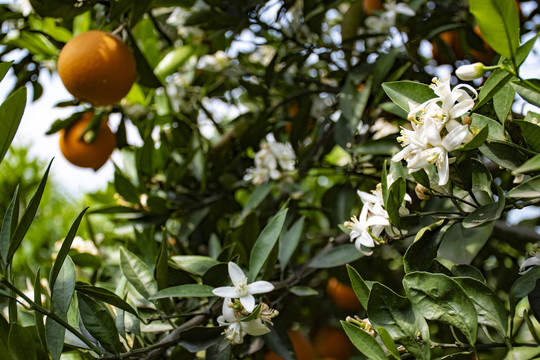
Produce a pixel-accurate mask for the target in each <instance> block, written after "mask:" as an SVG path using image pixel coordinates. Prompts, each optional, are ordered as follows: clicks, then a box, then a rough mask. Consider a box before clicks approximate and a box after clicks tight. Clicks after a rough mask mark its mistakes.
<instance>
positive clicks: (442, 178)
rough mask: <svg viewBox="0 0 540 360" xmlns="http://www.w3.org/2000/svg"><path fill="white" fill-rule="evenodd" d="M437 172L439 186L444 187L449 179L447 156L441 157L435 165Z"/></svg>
mask: <svg viewBox="0 0 540 360" xmlns="http://www.w3.org/2000/svg"><path fill="white" fill-rule="evenodd" d="M437 168H438V170H439V171H438V172H439V186H443V185H446V183H447V182H448V178H449V177H450V166H449V165H448V154H445V155H444V156H442V159H440V161H439V162H438V163H437Z"/></svg>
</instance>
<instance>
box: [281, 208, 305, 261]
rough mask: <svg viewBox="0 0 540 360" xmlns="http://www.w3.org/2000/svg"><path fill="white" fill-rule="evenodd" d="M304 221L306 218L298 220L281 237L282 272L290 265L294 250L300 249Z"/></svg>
mask: <svg viewBox="0 0 540 360" xmlns="http://www.w3.org/2000/svg"><path fill="white" fill-rule="evenodd" d="M304 220H305V217H303V216H302V217H301V218H300V219H298V220H296V222H295V223H294V224H293V225H292V226H291V227H290V229H289V230H287V231H286V232H285V233H282V234H281V236H280V237H279V254H278V259H279V266H280V267H281V271H284V270H285V267H286V266H287V264H288V263H289V260H290V259H291V256H292V254H293V253H294V250H296V248H297V247H298V244H299V243H300V237H301V236H302V231H303V230H304Z"/></svg>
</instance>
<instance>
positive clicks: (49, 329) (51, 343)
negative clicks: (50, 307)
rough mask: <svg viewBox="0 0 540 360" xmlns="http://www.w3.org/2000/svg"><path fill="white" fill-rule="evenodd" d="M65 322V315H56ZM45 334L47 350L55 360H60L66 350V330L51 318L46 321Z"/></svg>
mask: <svg viewBox="0 0 540 360" xmlns="http://www.w3.org/2000/svg"><path fill="white" fill-rule="evenodd" d="M56 315H58V316H59V317H61V318H63V319H64V320H65V318H66V316H65V314H56ZM45 334H46V336H47V349H48V351H49V353H50V354H51V356H52V358H53V359H54V360H59V359H60V356H61V355H62V349H63V348H64V336H65V334H66V328H65V327H63V326H62V325H60V324H59V323H57V322H56V321H55V320H53V319H52V318H51V317H47V319H46V320H45Z"/></svg>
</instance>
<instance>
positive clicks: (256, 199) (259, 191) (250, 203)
mask: <svg viewBox="0 0 540 360" xmlns="http://www.w3.org/2000/svg"><path fill="white" fill-rule="evenodd" d="M272 187H273V183H272V182H267V183H265V184H262V185H261V186H258V187H257V188H255V190H253V192H252V193H251V195H250V196H249V198H248V200H247V202H246V205H244V208H243V209H242V213H241V214H240V218H239V219H238V220H237V221H236V223H237V224H239V223H240V222H241V220H243V219H245V218H246V217H247V215H249V214H250V213H251V212H252V211H253V210H255V209H256V208H257V206H259V205H260V204H261V203H262V202H263V200H264V199H266V197H267V196H268V194H270V191H272Z"/></svg>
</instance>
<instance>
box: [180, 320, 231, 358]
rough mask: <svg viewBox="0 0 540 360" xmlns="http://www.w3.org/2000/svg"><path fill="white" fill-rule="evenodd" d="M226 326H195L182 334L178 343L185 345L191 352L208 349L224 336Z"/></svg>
mask: <svg viewBox="0 0 540 360" xmlns="http://www.w3.org/2000/svg"><path fill="white" fill-rule="evenodd" d="M225 329H227V327H226V326H214V327H207V326H194V327H191V328H189V329H187V330H185V331H182V335H180V341H179V342H178V345H180V346H182V347H184V348H185V349H187V350H188V351H189V352H192V353H196V352H199V351H203V350H206V349H208V348H209V347H210V346H212V345H214V344H215V343H217V342H218V341H219V340H221V339H222V338H223V335H222V334H223V331H225Z"/></svg>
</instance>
